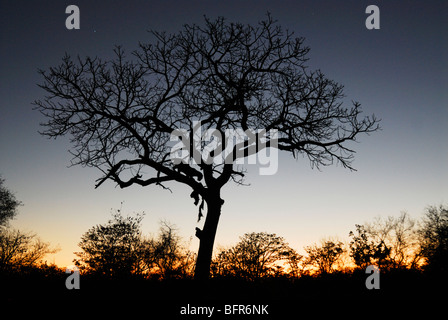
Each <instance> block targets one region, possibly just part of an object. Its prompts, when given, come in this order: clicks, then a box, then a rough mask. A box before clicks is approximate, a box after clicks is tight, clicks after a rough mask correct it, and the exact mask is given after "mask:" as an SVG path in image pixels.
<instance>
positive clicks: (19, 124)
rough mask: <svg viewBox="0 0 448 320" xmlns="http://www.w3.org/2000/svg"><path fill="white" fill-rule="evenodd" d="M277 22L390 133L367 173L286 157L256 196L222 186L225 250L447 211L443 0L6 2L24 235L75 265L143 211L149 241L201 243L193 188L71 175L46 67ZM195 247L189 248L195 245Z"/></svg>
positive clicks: (3, 66) (4, 117)
mask: <svg viewBox="0 0 448 320" xmlns="http://www.w3.org/2000/svg"><path fill="white" fill-rule="evenodd" d="M70 4H75V5H77V6H78V7H79V8H80V12H81V28H80V30H70V31H69V30H67V29H66V28H65V19H66V17H67V16H68V15H67V14H65V8H66V7H67V6H68V5H70ZM370 4H375V5H377V6H378V7H379V9H380V27H381V29H380V30H367V29H366V27H365V20H366V18H367V16H368V15H367V14H366V13H365V9H366V7H367V6H368V5H370ZM267 11H269V12H271V13H272V15H273V17H274V18H276V19H278V20H279V22H280V24H282V25H283V26H284V27H286V28H288V29H289V30H291V31H294V32H295V34H296V35H297V36H304V37H305V38H306V44H307V45H308V46H310V47H311V52H310V55H309V57H310V61H309V65H310V67H311V68H319V69H321V70H322V71H323V72H324V73H325V74H326V75H327V76H328V77H329V78H331V79H333V80H335V81H338V82H340V83H342V84H344V85H345V93H346V95H347V99H346V100H347V102H348V103H350V101H351V100H356V101H359V102H361V103H362V106H363V109H364V111H365V113H366V114H371V113H375V115H377V116H378V117H379V118H381V119H382V123H381V125H382V128H383V130H382V131H381V132H378V133H375V134H373V135H372V136H370V137H367V136H365V137H361V139H360V142H361V143H359V144H356V145H354V146H353V147H354V148H355V149H356V150H357V151H358V153H357V154H356V160H355V162H354V166H355V167H356V168H357V169H358V171H357V172H349V171H347V170H344V169H342V168H340V167H330V168H324V169H323V171H322V172H319V171H316V170H311V169H310V168H309V165H308V163H307V161H305V160H304V159H300V158H299V160H298V161H296V160H293V159H290V158H289V156H288V155H283V154H281V157H280V166H279V172H278V173H277V174H276V175H275V176H258V175H257V172H258V170H256V169H255V168H253V169H252V168H249V177H248V182H250V183H251V184H252V185H251V186H250V187H246V188H244V187H234V186H228V187H226V190H225V193H224V199H225V200H226V205H225V207H224V208H223V215H222V219H221V225H220V229H219V230H218V237H217V243H218V244H222V245H227V244H229V243H234V242H235V241H237V239H238V236H240V235H242V233H244V232H251V231H268V232H275V233H277V234H279V235H281V236H284V237H285V238H286V239H287V240H288V241H289V242H290V243H291V244H292V245H293V246H294V247H295V248H296V249H300V248H301V247H303V246H304V245H308V244H310V243H311V242H314V241H317V240H319V238H321V237H323V236H334V235H336V236H340V237H341V238H345V237H346V236H347V234H348V231H349V230H350V229H353V226H354V224H355V223H363V222H365V221H366V220H371V219H372V218H373V217H374V216H377V215H382V216H387V215H398V214H399V213H400V210H407V211H408V212H409V213H410V214H411V215H413V216H414V217H418V216H419V215H420V214H421V212H422V211H423V209H424V207H425V206H427V205H431V204H439V203H446V202H447V201H448V197H447V195H448V187H447V181H448V165H447V164H448V103H447V101H448V99H447V98H448V93H447V92H448V83H447V75H448V66H447V57H448V50H447V48H448V35H447V34H448V33H447V29H448V28H447V27H448V23H447V18H446V17H447V16H448V4H447V2H446V1H425V2H423V1H359V0H358V1H300V0H294V1H107V2H101V1H77V0H75V1H2V2H1V4H0V45H1V50H0V72H1V74H0V98H1V99H0V174H1V175H2V176H3V178H5V179H6V185H7V186H8V187H10V188H11V189H12V190H14V191H15V192H16V195H17V197H18V198H19V199H20V200H22V201H23V202H24V206H23V207H21V209H20V214H19V216H18V217H17V219H16V221H15V222H14V225H15V226H16V227H19V228H25V229H26V230H33V231H35V232H36V233H38V234H39V235H41V237H42V238H43V239H44V240H46V241H51V242H52V243H54V244H57V243H59V244H60V246H61V248H62V251H61V253H59V254H58V256H57V258H56V262H58V263H61V264H66V263H68V262H70V260H71V258H72V256H71V253H72V252H73V251H76V250H78V249H77V247H76V244H77V242H78V241H79V238H80V236H81V234H82V233H83V232H85V231H86V230H87V229H88V228H89V227H91V226H92V225H94V224H97V223H103V222H106V221H107V219H108V217H109V213H110V208H119V207H120V202H121V201H125V204H124V207H123V209H124V211H125V212H132V211H143V210H144V211H145V212H147V216H146V218H145V220H144V223H145V228H146V229H145V230H146V231H148V232H154V231H155V230H156V229H157V221H158V220H160V219H167V220H170V221H171V222H173V223H175V224H177V225H178V227H179V229H180V231H181V233H182V235H184V236H185V237H190V236H193V232H194V227H195V226H196V224H195V222H196V213H197V211H196V208H195V207H194V206H193V204H192V202H191V199H189V197H188V195H189V192H188V190H186V189H184V188H183V187H176V186H175V187H174V188H173V191H174V193H173V194H170V193H169V192H166V191H163V190H159V189H157V188H156V187H151V188H137V187H132V188H129V189H127V190H120V189H117V188H114V186H113V185H112V184H111V183H108V184H105V185H104V186H102V187H101V188H100V189H98V190H94V188H93V186H94V180H95V179H96V178H97V177H98V176H99V173H98V172H97V171H95V170H94V169H87V168H81V167H75V168H70V169H69V168H67V165H69V163H70V162H69V161H70V156H69V154H68V153H67V150H68V149H69V148H70V144H69V142H68V139H58V140H56V141H53V140H51V141H50V140H47V139H46V138H44V137H41V136H40V135H39V134H38V133H37V130H39V122H42V121H43V119H42V117H41V115H40V114H39V113H38V112H36V111H33V110H32V106H31V102H32V101H33V100H35V99H39V98H41V97H42V96H43V94H44V92H43V91H42V90H40V89H39V88H38V87H37V85H36V84H37V83H39V82H40V81H41V79H40V78H39V75H38V73H37V69H38V68H42V69H47V68H48V67H50V66H55V65H57V64H58V63H59V62H60V61H61V58H62V56H63V55H64V53H65V52H67V53H69V54H71V55H77V54H79V55H81V56H85V55H90V56H100V57H103V58H107V57H110V56H111V53H112V49H113V46H114V45H116V44H120V45H123V47H124V48H125V49H126V50H128V51H129V52H130V51H132V50H133V49H136V47H137V44H138V42H139V41H142V42H145V41H148V40H149V39H150V37H149V35H148V33H147V30H148V29H156V30H166V31H168V32H176V31H178V30H179V29H180V28H181V27H182V25H183V24H185V23H201V22H202V20H203V15H204V14H206V15H207V16H209V17H211V18H215V17H217V16H224V17H226V18H227V19H228V20H230V21H239V22H243V23H256V22H257V21H259V20H261V19H263V18H264V17H265V14H266V12H267ZM195 241H196V239H195V240H193V243H192V246H193V247H194V248H195V246H196V245H197V243H196V242H195Z"/></svg>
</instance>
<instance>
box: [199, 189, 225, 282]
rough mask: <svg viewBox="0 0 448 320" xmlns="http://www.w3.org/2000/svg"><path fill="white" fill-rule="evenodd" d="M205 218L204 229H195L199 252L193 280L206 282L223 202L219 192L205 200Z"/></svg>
mask: <svg viewBox="0 0 448 320" xmlns="http://www.w3.org/2000/svg"><path fill="white" fill-rule="evenodd" d="M206 202H207V216H206V218H205V223H204V229H203V230H200V229H198V228H196V236H197V237H198V238H199V251H198V257H197V260H196V268H195V271H194V279H195V280H207V279H208V278H209V275H210V264H211V262H212V254H213V244H214V243H215V235H216V229H217V228H218V222H219V216H220V215H221V207H222V204H223V203H224V201H223V200H222V199H221V197H220V196H219V192H218V193H217V194H216V195H215V196H213V197H210V198H208V200H206Z"/></svg>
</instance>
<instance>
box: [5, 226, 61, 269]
mask: <svg viewBox="0 0 448 320" xmlns="http://www.w3.org/2000/svg"><path fill="white" fill-rule="evenodd" d="M57 251H59V249H58V248H52V247H51V246H50V244H49V243H47V242H44V241H42V240H41V239H40V238H39V237H38V236H37V235H35V234H32V233H25V232H22V231H20V230H15V229H10V228H8V229H3V230H0V271H8V270H14V269H18V268H21V267H30V266H35V265H36V264H37V263H39V261H40V260H42V259H43V258H44V257H45V256H46V255H47V254H53V253H56V252H57Z"/></svg>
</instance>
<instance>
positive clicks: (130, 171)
mask: <svg viewBox="0 0 448 320" xmlns="http://www.w3.org/2000/svg"><path fill="white" fill-rule="evenodd" d="M151 34H152V37H153V41H152V42H151V43H149V44H140V46H139V49H137V50H136V51H134V52H133V53H132V56H131V58H127V57H126V56H125V53H124V50H123V49H122V48H120V47H117V48H116V49H115V50H114V52H115V58H114V59H111V60H109V61H104V60H102V59H100V58H89V57H87V58H80V57H78V58H76V59H72V58H71V57H70V56H68V55H67V56H65V57H64V58H63V61H62V64H60V65H59V66H57V67H52V68H49V70H48V71H44V70H40V74H41V75H42V77H43V80H44V81H43V83H42V84H41V85H40V87H41V88H43V89H44V90H45V91H46V92H47V96H46V97H45V98H44V99H42V100H37V101H35V105H36V109H37V110H39V111H40V112H41V113H42V114H43V115H44V116H45V117H46V118H47V122H45V123H44V124H43V125H44V126H45V130H44V131H43V132H42V133H43V134H44V135H47V136H48V137H51V138H56V137H59V136H64V135H67V134H68V135H70V136H71V142H72V144H73V149H72V150H71V153H72V154H73V160H72V164H73V165H76V164H80V165H83V166H90V167H95V168H98V169H99V170H100V171H101V172H102V173H103V175H102V176H101V177H100V178H99V179H98V180H97V183H96V187H99V186H100V185H101V184H102V183H104V182H105V181H106V180H112V181H114V182H115V183H117V184H118V185H119V186H120V187H121V188H125V187H128V186H131V185H134V184H136V185H141V186H148V185H158V186H160V187H162V188H167V189H168V186H167V183H168V182H178V183H182V184H185V185H187V186H189V187H190V188H191V189H192V193H191V197H192V198H194V202H195V204H196V205H200V207H199V219H200V218H201V216H202V210H203V209H205V208H206V210H207V211H206V215H205V222H204V226H203V229H202V230H201V229H199V228H197V232H196V235H197V237H198V238H199V239H200V246H199V251H198V256H197V261H196V268H195V278H197V279H206V278H207V277H208V276H209V272H210V263H211V259H212V251H213V245H214V240H215V235H216V231H217V227H218V222H219V218H220V215H221V208H222V205H223V204H224V200H223V199H222V198H221V189H222V187H223V186H224V185H225V184H226V183H228V182H229V181H231V180H232V181H234V182H236V183H241V182H242V178H243V177H244V168H243V167H242V166H236V165H234V164H235V163H236V162H237V161H244V160H245V159H246V158H248V157H250V156H253V155H256V154H257V153H259V151H261V150H264V149H265V148H267V147H270V148H271V150H283V151H287V152H290V153H291V154H292V155H293V156H294V157H296V156H297V155H299V154H303V155H305V156H306V157H307V158H308V159H309V161H310V163H311V166H312V167H314V166H316V167H320V166H326V165H331V164H333V163H334V162H335V161H336V162H339V163H340V164H342V166H343V167H346V168H349V169H353V167H352V165H351V163H352V160H353V153H354V150H352V149H350V148H349V147H348V146H347V144H346V142H349V141H354V140H356V137H357V136H358V135H359V134H362V133H370V132H373V131H376V130H377V129H378V120H377V119H376V118H375V116H370V117H369V116H367V117H361V107H360V104H359V103H358V102H353V105H351V106H350V107H345V106H343V101H342V100H343V98H344V94H343V86H342V85H340V84H338V83H336V82H335V81H332V80H329V79H327V78H326V77H325V76H324V74H323V73H322V72H321V71H319V70H317V71H310V70H309V69H308V68H307V66H306V61H307V60H308V58H307V54H308V52H309V48H308V47H306V46H305V45H304V39H303V38H300V37H295V36H294V34H293V33H292V32H290V31H288V30H286V31H285V30H283V28H282V27H281V26H280V25H278V23H277V22H276V21H274V20H273V19H272V17H271V16H270V15H268V16H267V18H266V19H265V20H264V21H261V22H259V23H258V25H255V26H252V25H243V24H240V23H229V22H227V21H226V20H225V19H224V18H218V19H216V20H210V19H207V18H206V19H205V23H204V25H202V26H199V25H185V26H184V28H183V30H181V31H180V32H178V33H177V34H166V33H163V32H152V33H151ZM200 129H203V130H202V131H201V132H204V134H199V136H200V138H202V139H201V140H200V142H199V143H195V141H196V142H197V140H195V139H194V138H195V137H196V135H197V134H198V132H199V131H200ZM183 130H184V131H183ZM208 130H212V132H213V134H212V135H211V136H207V132H209V131H208ZM229 130H241V131H242V130H244V132H245V133H246V137H244V138H242V139H240V140H238V137H237V142H235V143H234V144H232V143H233V138H235V137H234V136H233V137H232V139H226V138H222V137H223V136H224V137H225V136H226V135H225V133H226V132H228V131H229ZM260 130H261V131H260ZM173 133H174V136H177V137H178V139H180V140H181V141H182V143H183V144H184V145H185V146H186V147H190V148H189V150H190V151H192V152H190V153H187V154H184V153H182V156H183V157H180V156H179V158H175V159H174V160H175V161H173V159H172V156H173V153H172V152H173V150H172V147H173V145H172V142H171V140H170V139H171V138H172V135H173ZM218 133H219V134H218ZM268 133H269V134H268ZM204 141H210V143H208V144H207V143H204ZM254 141H255V142H254ZM254 145H255V146H256V148H254ZM223 150H229V151H231V152H229V153H224V152H223ZM174 151H178V150H174ZM181 151H182V150H181ZM218 156H220V157H221V158H224V160H225V161H221V162H219V161H210V160H211V159H212V160H214V159H216V158H217V157H218Z"/></svg>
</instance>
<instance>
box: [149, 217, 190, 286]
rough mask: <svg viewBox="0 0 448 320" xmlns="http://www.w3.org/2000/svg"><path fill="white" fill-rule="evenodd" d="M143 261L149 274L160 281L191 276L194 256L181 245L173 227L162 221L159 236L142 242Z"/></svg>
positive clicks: (180, 240)
mask: <svg viewBox="0 0 448 320" xmlns="http://www.w3.org/2000/svg"><path fill="white" fill-rule="evenodd" d="M143 261H144V263H145V264H146V266H147V268H148V270H149V273H150V274H156V275H157V276H159V277H161V278H162V279H169V278H186V277H188V276H190V275H191V274H192V270H193V267H194V254H193V253H192V252H190V251H189V250H188V249H187V247H186V246H185V245H184V244H183V243H182V239H181V237H180V236H179V235H178V234H177V230H176V228H175V226H174V225H172V224H170V223H168V222H165V221H163V222H161V227H160V232H159V235H158V236H157V237H153V238H148V239H146V240H145V241H144V250H143Z"/></svg>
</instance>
